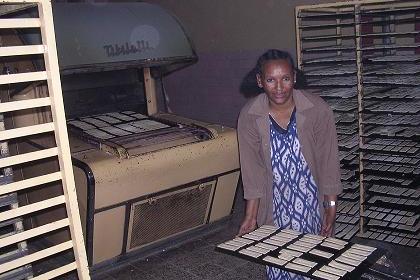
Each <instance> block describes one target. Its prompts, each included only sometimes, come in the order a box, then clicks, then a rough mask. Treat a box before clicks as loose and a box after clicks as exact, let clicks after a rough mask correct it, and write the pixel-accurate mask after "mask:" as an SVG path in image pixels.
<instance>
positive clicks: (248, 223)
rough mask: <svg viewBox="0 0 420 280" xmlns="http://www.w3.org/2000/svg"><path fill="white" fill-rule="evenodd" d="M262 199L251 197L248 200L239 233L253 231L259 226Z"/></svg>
mask: <svg viewBox="0 0 420 280" xmlns="http://www.w3.org/2000/svg"><path fill="white" fill-rule="evenodd" d="M259 204H260V200H259V199H258V198H256V199H250V200H247V201H246V210H245V218H244V220H243V221H242V224H241V227H240V228H239V232H238V235H242V234H245V233H248V232H251V231H253V230H254V229H256V228H257V213H258V206H259Z"/></svg>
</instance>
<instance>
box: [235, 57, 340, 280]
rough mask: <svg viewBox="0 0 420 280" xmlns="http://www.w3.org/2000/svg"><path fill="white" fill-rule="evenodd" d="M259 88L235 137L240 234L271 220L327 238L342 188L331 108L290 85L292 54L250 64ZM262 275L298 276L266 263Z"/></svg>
mask: <svg viewBox="0 0 420 280" xmlns="http://www.w3.org/2000/svg"><path fill="white" fill-rule="evenodd" d="M257 73H258V74H257V75H256V78H257V84H258V86H259V87H260V88H261V89H262V90H263V91H264V94H260V95H258V96H257V97H255V98H253V99H252V100H250V101H249V102H248V103H247V104H246V105H245V106H244V108H243V109H242V110H241V113H240V115H239V120H238V139H239V151H240V160H241V171H242V182H243V186H244V198H245V199H246V200H247V202H246V213H245V218H244V220H243V222H242V224H241V227H240V229H239V234H240V235H242V234H244V233H247V232H250V231H252V230H254V229H256V227H257V225H258V226H261V225H263V224H271V225H276V226H278V227H279V228H290V229H293V230H297V231H300V232H303V233H313V234H321V235H324V236H332V235H333V230H334V223H335V217H336V201H337V195H338V194H339V193H340V192H341V191H342V186H341V182H340V177H341V175H340V167H339V159H338V145H337V135H336V129H335V122H334V116H333V113H332V110H331V109H330V107H329V106H328V105H327V104H326V103H325V102H324V101H323V100H322V99H321V98H320V97H318V96H316V95H312V94H310V93H307V92H305V91H300V90H296V89H294V85H295V83H296V80H295V79H296V71H295V69H294V63H293V59H292V58H291V56H290V55H289V54H288V53H286V52H283V51H279V50H269V51H267V52H266V53H264V54H263V55H262V56H261V57H260V58H259V59H258V63H257ZM267 276H268V278H269V279H300V278H299V277H298V276H296V275H294V274H293V273H288V272H286V271H281V270H278V269H275V268H272V267H267Z"/></svg>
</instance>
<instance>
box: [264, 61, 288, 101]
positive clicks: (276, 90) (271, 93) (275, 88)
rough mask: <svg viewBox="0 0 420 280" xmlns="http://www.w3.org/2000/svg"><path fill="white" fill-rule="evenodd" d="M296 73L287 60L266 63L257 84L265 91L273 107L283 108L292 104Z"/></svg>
mask: <svg viewBox="0 0 420 280" xmlns="http://www.w3.org/2000/svg"><path fill="white" fill-rule="evenodd" d="M294 79H295V73H294V71H293V68H292V66H291V65H290V64H289V62H288V61H287V60H284V59H276V60H268V61H266V62H265V63H264V64H263V66H262V69H261V75H260V74H257V82H258V86H259V87H260V88H263V89H264V92H265V94H267V96H268V99H269V101H270V104H271V105H274V106H279V105H280V106H282V105H287V104H290V103H289V102H292V92H293V84H294Z"/></svg>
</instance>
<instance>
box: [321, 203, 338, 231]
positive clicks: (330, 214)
mask: <svg viewBox="0 0 420 280" xmlns="http://www.w3.org/2000/svg"><path fill="white" fill-rule="evenodd" d="M324 201H335V205H334V206H329V207H325V208H324V217H323V219H322V227H321V235H322V236H328V237H329V236H333V234H334V225H335V217H336V213H337V196H336V195H324Z"/></svg>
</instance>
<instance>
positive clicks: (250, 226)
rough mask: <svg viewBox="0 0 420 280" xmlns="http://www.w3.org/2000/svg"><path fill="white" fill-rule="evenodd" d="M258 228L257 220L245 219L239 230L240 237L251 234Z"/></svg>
mask: <svg viewBox="0 0 420 280" xmlns="http://www.w3.org/2000/svg"><path fill="white" fill-rule="evenodd" d="M256 228H257V220H256V219H253V218H247V217H245V218H244V220H243V221H242V224H241V227H240V228H239V232H238V235H242V234H245V233H248V232H251V231H253V230H254V229H256Z"/></svg>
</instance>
